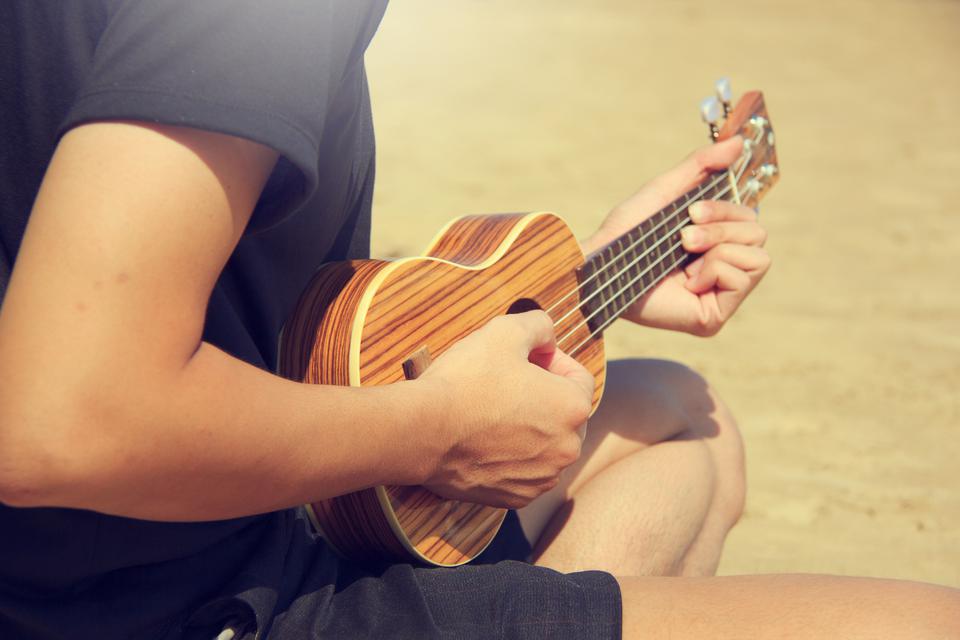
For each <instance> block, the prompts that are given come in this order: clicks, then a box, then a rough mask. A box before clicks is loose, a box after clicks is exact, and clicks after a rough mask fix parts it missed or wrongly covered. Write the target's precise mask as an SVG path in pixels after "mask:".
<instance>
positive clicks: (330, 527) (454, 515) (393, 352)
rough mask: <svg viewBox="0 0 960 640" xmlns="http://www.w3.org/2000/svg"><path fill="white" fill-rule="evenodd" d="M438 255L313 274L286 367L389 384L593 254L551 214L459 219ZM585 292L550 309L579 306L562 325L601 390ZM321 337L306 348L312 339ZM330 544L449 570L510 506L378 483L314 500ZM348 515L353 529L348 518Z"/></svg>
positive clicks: (563, 283) (572, 281)
mask: <svg viewBox="0 0 960 640" xmlns="http://www.w3.org/2000/svg"><path fill="white" fill-rule="evenodd" d="M429 251H430V254H431V255H428V256H424V257H421V258H410V259H405V260H399V261H396V262H391V263H384V262H379V261H369V262H368V261H359V262H347V263H336V264H333V265H327V266H324V267H323V268H321V270H320V271H319V272H318V273H317V275H316V276H315V277H314V280H313V281H312V282H311V284H310V285H309V286H308V289H307V291H306V292H305V294H304V296H303V298H302V299H301V301H300V304H299V305H298V308H297V309H296V311H295V312H294V314H293V316H292V317H291V320H290V322H289V323H288V325H287V327H286V328H285V330H284V335H283V339H282V341H281V343H282V344H281V356H280V361H281V366H280V373H281V375H284V376H285V377H288V378H291V379H294V380H300V381H303V382H308V383H313V384H352V385H358V386H369V385H376V384H390V383H393V382H398V381H400V380H403V379H404V370H403V363H404V361H405V360H406V359H407V358H408V357H409V356H410V355H411V354H413V353H415V352H417V351H419V350H421V349H423V348H427V349H428V350H429V353H430V354H431V356H432V357H434V358H436V357H438V356H439V355H441V354H442V353H443V352H444V351H445V350H446V349H448V348H449V347H450V346H451V345H452V344H453V343H455V342H456V341H458V340H460V339H461V338H463V337H464V336H466V335H468V334H469V333H471V332H473V331H474V330H476V329H477V328H479V327H480V326H481V325H483V324H485V323H486V322H487V321H488V320H490V319H492V318H494V317H496V316H498V315H503V314H505V313H507V312H508V311H509V310H510V309H511V307H512V306H513V305H514V304H515V303H516V302H517V301H518V300H529V301H532V302H533V303H534V305H535V306H539V307H541V308H549V307H550V306H552V305H554V304H555V303H557V302H558V301H560V300H561V298H563V297H564V296H566V294H567V293H569V292H570V291H572V290H575V289H576V287H577V276H576V268H577V267H578V266H580V264H582V262H583V254H582V253H581V251H580V245H579V243H578V242H577V240H576V238H575V237H574V236H573V234H572V233H571V232H570V230H569V228H568V227H567V225H566V224H565V223H564V222H563V221H562V220H560V219H559V218H558V217H556V216H555V215H553V214H549V213H536V214H526V215H516V214H504V215H487V216H469V217H466V218H462V219H460V220H457V221H454V223H453V224H451V225H450V226H448V228H447V229H446V230H445V232H444V233H443V234H441V235H440V236H439V237H438V238H437V239H436V241H435V242H434V243H433V244H432V246H431V248H430V249H429ZM578 303H579V298H578V297H577V296H575V295H574V296H569V297H568V298H567V299H565V300H563V301H562V302H560V304H559V305H557V307H556V309H554V310H552V311H551V315H552V316H553V317H554V318H555V319H557V318H560V317H562V316H564V315H566V314H567V312H568V311H571V310H572V311H573V312H572V313H571V314H570V315H569V316H568V317H566V318H565V319H564V320H563V322H562V323H561V324H560V325H559V326H558V328H557V331H558V333H566V332H567V331H569V330H572V329H573V328H574V327H576V326H577V325H580V327H579V328H577V329H576V331H575V334H574V335H575V336H576V337H577V340H578V341H579V340H580V339H588V340H589V344H588V346H587V347H586V348H584V349H581V351H580V353H578V354H577V358H578V360H579V361H580V362H581V363H583V364H584V366H586V367H587V368H588V369H589V370H590V371H591V373H593V374H594V376H595V379H596V380H597V385H596V389H595V391H594V406H596V404H597V403H598V402H599V400H600V396H601V394H602V392H603V379H604V373H605V367H606V365H605V360H604V357H603V344H602V340H601V339H600V337H599V336H597V337H594V338H589V328H588V327H587V325H586V323H584V322H582V321H583V315H582V312H581V311H580V310H579V309H576V307H577V305H578ZM304 344H307V345H312V347H311V348H310V349H307V350H303V349H302V345H304ZM309 511H311V512H312V513H311V516H312V519H313V520H314V523H315V524H316V525H317V526H318V528H319V529H320V530H321V531H322V532H323V534H324V536H325V537H326V538H327V539H328V541H329V542H330V543H331V544H332V545H333V546H334V547H336V548H337V549H338V550H339V551H340V552H341V553H343V554H345V555H347V556H349V557H361V558H363V559H366V560H377V559H381V560H385V559H396V558H398V557H411V556H412V557H413V558H416V559H418V560H420V561H422V562H428V563H430V564H436V565H441V566H455V565H458V564H463V563H464V562H467V561H469V560H471V559H472V558H473V557H475V556H476V555H478V554H479V553H480V552H481V551H482V550H483V549H484V548H485V547H486V546H487V544H489V542H490V540H492V539H493V536H494V535H496V532H497V530H498V529H499V526H500V523H501V522H502V521H503V518H504V516H505V514H506V511H505V510H504V509H497V508H493V507H487V506H483V505H474V504H468V503H460V502H456V501H451V500H444V499H442V498H439V497H438V496H436V495H434V494H433V493H431V492H429V491H427V490H426V489H423V488H422V487H377V488H373V489H366V490H363V491H360V492H356V493H353V494H348V495H346V496H338V497H336V498H332V499H330V500H323V501H318V502H315V503H312V504H311V505H309ZM347 523H349V525H348V524H347Z"/></svg>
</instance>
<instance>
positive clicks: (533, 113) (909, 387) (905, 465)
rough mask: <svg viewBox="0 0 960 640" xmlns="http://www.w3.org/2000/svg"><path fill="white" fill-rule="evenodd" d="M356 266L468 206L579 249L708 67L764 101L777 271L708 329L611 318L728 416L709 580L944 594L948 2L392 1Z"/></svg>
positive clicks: (372, 58)
mask: <svg viewBox="0 0 960 640" xmlns="http://www.w3.org/2000/svg"><path fill="white" fill-rule="evenodd" d="M368 62H369V75H370V79H371V84H372V96H373V102H374V113H375V118H376V126H377V136H378V145H379V164H378V185H377V191H376V199H375V206H374V212H375V213H374V216H375V218H374V229H375V237H374V254H375V255H379V256H399V255H411V254H416V253H418V252H419V251H420V250H422V249H423V247H424V245H425V244H426V242H427V241H428V240H429V239H430V238H431V237H432V236H433V235H434V233H435V232H436V231H437V230H438V229H439V228H440V227H441V226H442V224H443V223H444V222H445V221H447V220H448V219H449V218H451V217H453V216H456V215H460V214H464V213H479V212H496V211H526V210H542V209H547V210H552V211H556V212H558V213H560V214H561V215H563V216H564V217H565V218H566V219H567V220H568V221H569V222H570V224H571V226H572V227H573V228H574V230H575V231H576V232H577V233H578V234H581V235H586V234H587V233H588V232H590V231H591V230H592V228H593V226H594V225H595V224H597V222H598V221H599V219H600V217H601V216H602V215H603V214H604V213H605V212H606V211H607V210H609V208H610V207H611V206H612V205H613V204H615V203H616V202H617V201H618V200H619V199H621V198H622V197H624V196H626V195H627V194H629V193H630V192H631V191H633V190H634V189H635V188H636V187H637V186H639V185H640V184H641V183H642V182H644V181H645V180H646V179H647V178H649V177H651V176H653V175H655V174H656V173H658V172H659V171H661V170H663V169H666V168H667V167H668V166H670V165H671V164H673V163H674V162H675V161H677V160H679V159H680V158H681V157H682V156H684V155H686V154H687V153H688V152H689V151H691V150H692V149H694V148H695V147H696V146H698V145H701V144H703V143H704V142H705V136H706V130H705V128H704V127H703V125H701V124H700V122H699V118H698V113H697V103H698V102H699V100H700V98H702V97H704V96H705V95H708V94H709V93H710V91H711V86H712V82H713V80H714V79H715V78H716V77H719V76H721V75H728V76H729V77H730V78H731V80H732V81H733V86H734V90H735V91H737V92H742V91H744V90H747V89H761V90H763V91H764V93H765V95H766V98H767V104H768V107H769V110H770V114H771V118H772V121H773V123H774V126H775V127H776V130H777V136H778V137H777V140H778V152H779V158H780V164H781V168H782V180H781V181H780V184H779V185H778V186H777V187H776V189H775V190H774V191H773V192H772V193H771V195H770V196H769V198H768V199H767V200H766V201H765V202H764V205H763V210H762V217H763V220H764V222H765V224H766V226H767V228H768V229H769V231H770V240H769V243H768V248H769V250H770V252H771V254H772V255H773V259H774V266H773V269H772V270H771V272H770V274H769V276H768V277H767V279H766V280H765V281H764V283H763V284H762V285H761V287H760V288H759V289H758V290H757V291H756V292H755V294H754V295H753V296H752V297H751V299H750V300H748V301H747V303H746V304H745V306H744V307H743V308H742V309H741V311H740V313H739V314H738V315H737V316H736V317H735V318H734V319H733V320H732V321H731V323H730V324H729V325H728V327H727V328H725V329H724V331H723V332H721V334H720V335H718V336H717V337H715V338H712V339H709V340H702V339H698V338H693V337H690V336H685V335H678V334H672V333H667V332H662V331H654V330H649V329H643V328H639V327H636V326H632V325H626V324H625V323H621V325H622V326H617V327H615V328H613V329H611V330H610V331H608V349H609V352H610V354H611V355H612V356H613V357H626V356H655V357H666V358H673V359H676V360H680V361H682V362H685V363H687V364H689V365H691V366H693V367H694V368H696V369H697V370H699V371H700V372H702V373H703V374H704V375H705V376H707V377H708V378H709V380H710V381H711V382H712V384H713V385H714V386H715V387H716V388H718V389H719V390H720V392H721V394H722V395H723V396H724V398H725V399H726V400H727V402H728V403H729V404H730V405H731V406H732V407H733V409H734V411H735V413H736V415H737V417H738V420H739V422H740V426H741V429H742V431H743V433H744V436H745V439H746V443H747V452H748V473H749V497H748V502H747V508H746V513H745V515H744V517H743V519H742V521H741V523H740V524H739V525H738V526H737V527H736V528H735V529H734V531H733V532H732V534H731V535H730V538H729V541H728V545H727V549H726V553H725V555H724V558H723V562H722V564H721V567H720V572H721V573H723V574H740V573H767V572H784V571H791V572H794V571H802V572H826V573H841V574H859V575H870V576H889V577H897V578H908V579H918V580H927V581H932V582H938V583H942V584H948V585H953V586H960V400H958V393H957V392H958V387H960V285H958V282H957V280H958V278H960V267H958V259H960V215H958V212H957V209H958V207H960V71H958V64H960V2H956V1H947V0H926V1H921V0H916V1H913V2H908V1H905V0H901V1H896V0H872V1H870V2H858V1H845V2H826V1H823V0H817V1H810V2H747V1H744V0H733V1H731V2H726V3H704V2H695V1H690V0H685V1H680V0H670V1H669V2H666V1H662V2H640V1H635V0H616V1H615V0H600V1H598V0H593V1H590V2H586V1H583V0H581V1H580V2H574V1H573V0H550V1H547V0H540V1H532V0H528V1H527V2H511V1H510V0H484V1H480V0H445V1H444V2H436V1H435V0H433V1H432V0H403V1H402V2H401V1H399V0H398V1H395V2H394V3H393V6H391V7H390V9H389V10H388V12H387V15H386V18H385V20H384V22H383V25H382V27H381V29H380V33H379V34H378V36H377V38H376V39H375V41H374V44H373V46H372V47H371V49H370V52H369V54H368Z"/></svg>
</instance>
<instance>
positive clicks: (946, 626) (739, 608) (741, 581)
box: [620, 575, 960, 640]
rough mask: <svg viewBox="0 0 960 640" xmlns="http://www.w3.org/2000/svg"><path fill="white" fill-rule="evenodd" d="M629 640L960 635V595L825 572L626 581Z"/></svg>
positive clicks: (625, 633)
mask: <svg viewBox="0 0 960 640" xmlns="http://www.w3.org/2000/svg"><path fill="white" fill-rule="evenodd" d="M620 584H621V587H622V589H623V623H624V624H623V637H624V639H625V640H630V639H631V638H642V639H643V640H657V639H660V638H662V639H664V640H666V639H668V638H669V639H670V640H683V639H684V638H688V639H690V640H696V639H700V638H711V639H712V640H724V639H729V640H734V639H740V638H756V639H758V640H759V639H762V638H770V639H780V638H794V639H797V640H800V639H802V638H809V639H811V640H813V639H817V638H844V639H845V640H853V639H863V640H867V639H873V638H897V639H900V638H902V639H904V640H907V639H909V640H921V639H922V640H926V639H931V640H933V639H945V638H960V591H957V590H955V589H949V588H947V587H940V586H935V585H929V584H921V583H917V582H906V581H900V580H880V579H872V578H847V577H839V576H822V575H819V576H818V575H779V576H778V575H762V576H730V577H722V578H621V579H620Z"/></svg>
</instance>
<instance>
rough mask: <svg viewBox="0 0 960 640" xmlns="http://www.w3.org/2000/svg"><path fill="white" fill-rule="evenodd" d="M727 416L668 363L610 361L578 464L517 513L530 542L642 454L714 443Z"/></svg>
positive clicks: (701, 385)
mask: <svg viewBox="0 0 960 640" xmlns="http://www.w3.org/2000/svg"><path fill="white" fill-rule="evenodd" d="M725 411H726V410H725V408H723V406H722V405H721V404H720V403H719V400H717V398H716V397H715V396H714V394H713V392H712V391H711V390H710V388H709V387H708V385H707V383H706V381H705V380H704V379H703V378H702V377H701V376H700V375H698V374H697V373H696V372H694V371H693V370H691V369H689V368H688V367H686V366H684V365H682V364H679V363H676V362H671V361H668V360H653V359H626V360H612V361H610V362H609V363H608V365H607V382H606V388H605V389H604V393H603V399H602V400H601V401H600V405H599V406H598V407H597V410H596V412H595V413H594V414H593V415H592V416H591V417H590V420H589V422H588V423H587V428H586V433H585V437H584V442H583V448H582V450H581V454H580V459H579V460H577V462H575V463H574V464H573V465H571V466H570V467H568V468H567V469H565V470H564V472H563V475H562V476H561V480H560V484H558V485H557V486H556V487H555V488H554V489H552V490H550V491H548V492H547V493H545V494H544V495H542V496H540V497H539V498H537V499H536V500H534V501H533V502H532V503H531V504H530V505H528V506H527V507H525V508H523V509H520V510H519V512H518V513H519V515H520V522H521V524H522V525H523V530H524V532H525V534H526V536H527V538H528V539H529V540H531V541H535V540H536V539H537V538H538V537H539V535H540V532H541V531H542V530H543V528H544V527H545V526H546V523H547V522H548V521H549V519H550V518H551V516H552V515H553V513H554V512H556V510H557V509H558V508H559V507H560V505H562V504H563V503H564V502H566V501H567V500H569V499H570V498H572V497H573V496H574V495H575V494H576V492H577V490H578V489H579V488H580V487H581V486H583V485H584V484H585V483H587V482H589V481H590V479H591V478H593V477H594V476H595V475H596V474H597V473H599V472H600V471H602V470H603V469H606V468H607V467H609V466H611V465H613V464H615V463H616V462H618V461H620V460H622V459H623V458H625V457H626V456H629V455H631V454H632V453H635V452H637V451H639V450H641V449H644V448H646V447H650V446H653V445H655V444H657V443H659V442H664V441H666V440H670V439H672V438H677V437H691V436H692V437H712V436H716V435H719V434H720V433H721V431H722V430H723V427H722V426H721V425H722V424H723V422H724V420H722V419H719V417H718V413H724V412H725Z"/></svg>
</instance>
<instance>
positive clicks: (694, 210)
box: [687, 201, 706, 222]
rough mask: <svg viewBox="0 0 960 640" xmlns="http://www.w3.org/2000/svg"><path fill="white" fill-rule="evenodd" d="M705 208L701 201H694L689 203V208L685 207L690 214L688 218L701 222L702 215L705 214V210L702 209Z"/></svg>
mask: <svg viewBox="0 0 960 640" xmlns="http://www.w3.org/2000/svg"><path fill="white" fill-rule="evenodd" d="M705 208H706V207H705V206H704V204H703V202H702V201H700V202H694V203H693V204H692V205H690V208H689V209H687V212H688V213H689V214H690V219H691V220H693V221H694V222H703V216H704V215H705V214H706V211H704V209H705Z"/></svg>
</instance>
